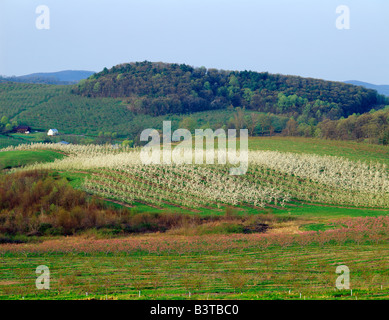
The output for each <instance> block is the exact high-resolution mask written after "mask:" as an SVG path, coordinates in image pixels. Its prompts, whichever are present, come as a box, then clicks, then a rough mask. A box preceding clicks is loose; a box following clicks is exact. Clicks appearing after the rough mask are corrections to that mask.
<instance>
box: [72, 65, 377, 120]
mask: <svg viewBox="0 0 389 320" xmlns="http://www.w3.org/2000/svg"><path fill="white" fill-rule="evenodd" d="M73 92H74V93H76V94H78V95H81V96H84V97H100V98H102V97H104V98H108V97H109V98H119V99H121V100H122V101H123V103H125V104H127V105H128V108H129V110H131V111H133V112H134V113H143V114H149V115H152V116H159V115H164V114H171V113H176V114H183V113H193V112H199V111H205V110H216V109H226V108H227V107H229V106H233V107H244V108H246V110H254V111H260V112H271V113H274V114H284V115H288V116H293V117H295V118H298V117H300V116H302V117H303V119H300V120H301V121H303V122H307V121H308V120H309V119H311V118H313V119H316V120H317V121H321V120H323V119H325V118H327V119H332V120H335V119H338V118H340V117H342V116H345V117H347V116H348V115H350V114H353V113H364V112H367V111H369V110H371V109H372V108H373V107H374V106H376V105H378V104H381V101H382V100H383V97H380V96H378V94H377V91H375V90H370V89H366V88H363V87H359V86H354V85H351V84H345V83H343V82H334V81H325V80H320V79H312V78H302V77H297V76H286V75H280V74H270V73H267V72H262V73H259V72H253V71H225V70H217V69H206V68H205V67H201V68H194V67H192V66H189V65H185V64H174V63H169V64H168V63H162V62H156V63H155V62H154V63H153V62H148V61H144V62H136V63H127V64H121V65H117V66H115V67H113V68H111V69H109V70H108V69H107V68H105V69H104V70H103V71H101V72H99V73H96V74H94V75H92V76H91V77H89V78H88V79H87V80H82V81H80V83H79V85H78V86H77V87H76V89H75V90H73ZM300 120H299V121H300Z"/></svg>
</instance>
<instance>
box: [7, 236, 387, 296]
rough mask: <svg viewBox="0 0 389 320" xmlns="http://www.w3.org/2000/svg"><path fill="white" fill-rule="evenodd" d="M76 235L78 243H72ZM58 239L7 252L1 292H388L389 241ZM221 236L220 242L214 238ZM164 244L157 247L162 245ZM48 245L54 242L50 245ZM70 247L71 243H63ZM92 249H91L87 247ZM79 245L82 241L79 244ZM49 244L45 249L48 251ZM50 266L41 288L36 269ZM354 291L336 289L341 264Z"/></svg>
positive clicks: (299, 294) (376, 293)
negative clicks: (301, 242) (271, 242)
mask: <svg viewBox="0 0 389 320" xmlns="http://www.w3.org/2000/svg"><path fill="white" fill-rule="evenodd" d="M70 241H72V242H73V243H72V246H70V247H67V244H68V242H70ZM118 241H120V240H117V239H116V240H111V241H110V240H107V241H104V243H103V244H100V246H99V247H98V248H96V249H92V248H93V247H96V246H98V245H99V240H93V241H91V240H85V239H72V240H65V241H63V240H52V241H50V243H43V244H41V245H39V244H37V245H34V246H32V248H31V250H29V248H25V249H24V250H22V252H12V250H10V251H8V252H4V249H3V251H2V264H1V266H0V272H1V274H2V279H1V280H0V292H1V294H0V296H1V297H3V298H6V297H8V298H11V299H22V298H24V299H204V300H205V299H307V300H308V299H309V300H310V299H353V300H355V299H360V300H362V299H388V298H389V283H388V270H389V260H388V257H387V254H386V253H387V244H386V243H384V244H382V243H381V244H376V243H375V244H369V243H365V244H355V243H352V242H350V243H346V244H341V245H339V244H335V243H334V244H328V243H327V244H321V245H318V244H310V245H303V246H301V245H287V246H284V247H281V246H279V245H274V246H273V245H271V246H269V247H267V248H263V247H261V246H260V245H258V244H256V243H258V242H255V239H254V240H253V239H248V238H247V237H244V236H235V237H231V236H229V237H228V238H226V237H221V236H218V237H217V238H202V239H193V237H189V238H177V237H174V238H173V237H170V238H169V237H167V236H164V237H162V238H161V236H141V237H133V238H126V239H125V240H122V241H121V243H122V244H123V243H125V245H124V246H123V248H122V249H115V242H116V243H117V242H118ZM211 241H215V242H216V244H217V245H218V247H216V246H211V247H210V246H208V245H206V243H209V242H211ZM157 246H158V251H157V252H156V250H154V249H151V248H150V247H153V248H155V247H157ZM44 247H47V248H46V250H44ZM60 247H63V248H60ZM85 247H86V248H88V249H87V250H86V251H87V252H79V251H80V250H81V251H82V249H80V248H85ZM72 248H79V249H80V250H77V249H72ZM40 250H42V252H40ZM48 251H49V252H48ZM39 265H46V266H48V267H49V268H50V272H51V282H50V286H51V289H50V290H40V291H38V290H36V288H35V279H36V274H35V268H36V267H37V266H39ZM339 265H347V266H348V267H349V269H350V273H351V278H350V283H351V287H350V289H352V293H351V291H350V290H337V289H335V281H336V279H337V277H338V274H336V273H335V271H336V267H337V266H339Z"/></svg>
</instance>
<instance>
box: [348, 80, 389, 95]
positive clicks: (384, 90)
mask: <svg viewBox="0 0 389 320" xmlns="http://www.w3.org/2000/svg"><path fill="white" fill-rule="evenodd" d="M345 83H349V84H353V85H354V86H362V87H365V88H367V89H373V90H376V91H377V92H378V93H379V94H383V95H385V96H388V97H389V85H376V84H371V83H367V82H362V81H356V80H350V81H345Z"/></svg>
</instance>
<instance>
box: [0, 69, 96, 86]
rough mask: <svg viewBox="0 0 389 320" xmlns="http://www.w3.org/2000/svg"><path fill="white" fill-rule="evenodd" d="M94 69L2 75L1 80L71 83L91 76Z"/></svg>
mask: <svg viewBox="0 0 389 320" xmlns="http://www.w3.org/2000/svg"><path fill="white" fill-rule="evenodd" d="M93 73H94V72H93V71H83V70H65V71H59V72H41V73H32V74H27V75H24V76H18V77H16V76H13V77H0V82H6V81H11V82H22V83H35V84H56V85H70V84H76V83H78V82H79V81H80V80H82V79H86V78H88V77H90V76H91V75H92V74H93Z"/></svg>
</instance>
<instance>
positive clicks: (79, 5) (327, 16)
mask: <svg viewBox="0 0 389 320" xmlns="http://www.w3.org/2000/svg"><path fill="white" fill-rule="evenodd" d="M38 5H47V6H48V8H49V9H50V29H49V30H38V29H37V28H36V26H35V21H36V19H37V17H38V16H39V14H36V13H35V10H36V7H37V6H38ZM339 5H347V6H348V7H349V8H350V18H351V20H350V21H351V25H350V27H351V28H350V29H349V30H338V29H337V28H336V25H335V21H336V19H337V17H338V16H339V15H337V14H336V12H335V10H336V8H337V7H338V6H339ZM388 17H389V1H388V0H364V1H362V0H295V1H293V0H251V1H250V0H239V1H238V0H235V1H229V0H39V1H35V0H0V74H3V75H8V76H10V75H22V74H28V73H33V72H51V71H59V70H69V69H71V70H92V71H100V70H101V69H102V68H104V67H108V68H110V67H112V66H114V65H116V64H119V63H123V62H131V61H144V60H149V61H163V62H178V63H186V64H189V65H193V66H205V67H207V68H221V69H227V70H245V69H246V70H254V71H269V72H271V73H282V74H294V75H301V76H307V77H314V78H323V79H329V80H340V81H343V80H361V81H367V82H372V83H375V84H389V40H388V35H389V19H388Z"/></svg>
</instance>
